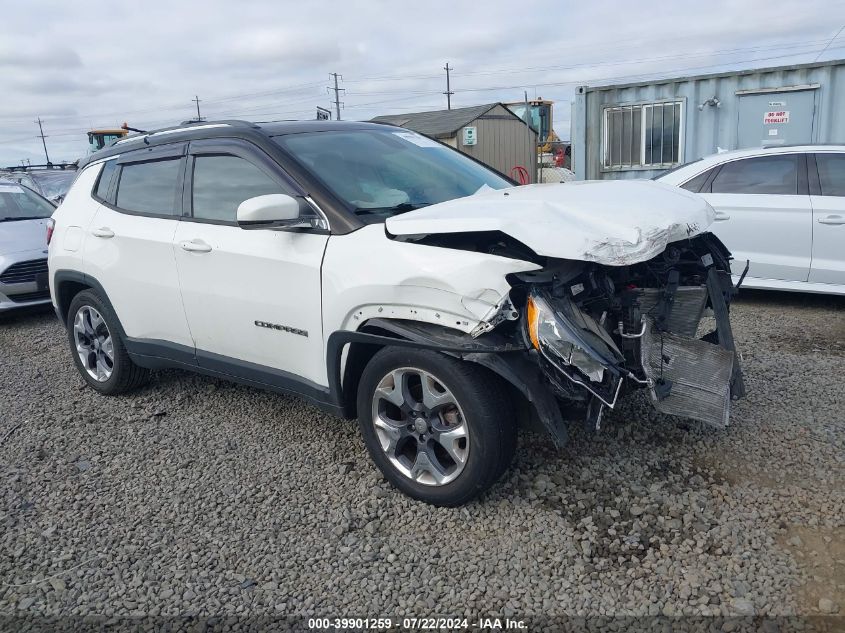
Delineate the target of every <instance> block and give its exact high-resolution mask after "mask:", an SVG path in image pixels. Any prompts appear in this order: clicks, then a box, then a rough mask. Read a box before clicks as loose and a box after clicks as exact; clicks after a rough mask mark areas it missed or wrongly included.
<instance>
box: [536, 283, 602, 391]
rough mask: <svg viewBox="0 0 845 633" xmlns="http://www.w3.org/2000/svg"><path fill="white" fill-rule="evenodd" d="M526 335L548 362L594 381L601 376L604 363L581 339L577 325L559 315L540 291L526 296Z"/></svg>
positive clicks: (597, 380)
mask: <svg viewBox="0 0 845 633" xmlns="http://www.w3.org/2000/svg"><path fill="white" fill-rule="evenodd" d="M527 317H528V337H529V338H530V339H531V344H532V345H533V346H534V348H535V349H536V350H537V351H539V352H540V353H541V354H543V355H544V356H545V357H546V358H547V359H548V360H549V361H551V362H552V363H554V364H556V365H558V366H560V364H561V363H562V364H564V365H568V366H571V367H574V368H576V369H577V370H578V371H580V372H581V373H582V374H584V375H585V376H586V377H587V378H589V379H590V380H591V381H593V382H601V381H602V380H603V379H604V369H605V366H604V364H603V363H602V361H601V360H599V359H598V358H596V356H597V354H596V352H595V351H593V350H590V349H589V348H588V346H587V345H586V344H585V343H584V341H583V340H582V336H581V335H580V334H579V332H577V330H576V328H575V327H574V326H573V325H571V324H569V323H568V322H567V321H566V320H565V318H564V317H563V316H562V315H558V314H556V313H555V311H554V310H553V309H552V308H551V306H550V305H549V304H548V303H547V302H546V300H545V299H544V298H543V297H542V296H540V295H539V294H536V293H535V294H531V295H529V297H528V306H527Z"/></svg>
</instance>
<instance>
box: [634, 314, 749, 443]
mask: <svg viewBox="0 0 845 633" xmlns="http://www.w3.org/2000/svg"><path fill="white" fill-rule="evenodd" d="M647 322H648V326H647V327H646V330H645V334H644V335H643V337H642V341H641V342H640V358H641V361H642V368H643V372H644V373H645V375H646V377H647V379H648V383H649V384H648V391H649V395H650V396H651V401H652V404H653V405H654V408H655V409H657V410H658V411H660V412H661V413H667V414H669V415H679V416H681V417H685V418H692V419H693V420H700V421H702V422H706V423H708V424H712V425H713V426H717V427H725V426H727V425H728V422H729V421H730V407H731V373H732V371H733V365H734V352H732V351H730V350H726V349H724V348H723V347H720V346H718V345H713V344H712V343H707V342H705V341H701V340H698V339H694V338H689V337H686V336H682V335H678V334H672V333H671V332H660V331H659V330H658V329H657V328H656V327H655V325H654V321H652V320H651V319H648V321H647Z"/></svg>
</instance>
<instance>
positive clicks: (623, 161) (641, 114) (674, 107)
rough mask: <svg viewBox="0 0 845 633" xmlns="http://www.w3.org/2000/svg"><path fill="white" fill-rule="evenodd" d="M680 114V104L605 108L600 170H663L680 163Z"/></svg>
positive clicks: (675, 102)
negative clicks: (641, 168) (602, 156)
mask: <svg viewBox="0 0 845 633" xmlns="http://www.w3.org/2000/svg"><path fill="white" fill-rule="evenodd" d="M682 110H683V108H682V103H681V102H680V101H668V102H665V103H643V104H636V105H627V106H613V107H609V108H605V110H604V125H603V130H602V137H603V139H604V159H603V165H604V167H606V168H611V169H613V168H615V169H625V168H629V169H630V168H636V167H652V168H663V167H671V166H673V165H678V164H679V163H681V162H682V156H681V153H682V152H681V126H682V123H683V119H682Z"/></svg>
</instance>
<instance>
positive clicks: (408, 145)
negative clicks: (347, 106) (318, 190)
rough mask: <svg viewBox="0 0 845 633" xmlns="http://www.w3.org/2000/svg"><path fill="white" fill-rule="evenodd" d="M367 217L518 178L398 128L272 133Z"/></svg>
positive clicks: (499, 185) (387, 214) (384, 215)
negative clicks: (495, 170)
mask: <svg viewBox="0 0 845 633" xmlns="http://www.w3.org/2000/svg"><path fill="white" fill-rule="evenodd" d="M273 140H274V141H276V142H277V143H278V144H279V145H280V146H281V147H282V148H284V149H285V150H287V152H288V153H290V154H291V155H292V156H293V158H294V159H295V160H296V161H297V162H299V163H300V164H301V165H302V166H304V167H305V168H306V169H308V170H309V171H310V172H312V173H313V174H314V175H316V176H317V177H318V178H319V179H320V180H321V181H322V183H323V184H324V185H325V186H326V187H327V188H328V189H330V190H331V191H332V193H334V194H335V195H336V196H337V197H338V198H340V199H341V200H343V201H344V202H346V203H347V204H348V205H349V207H350V209H351V210H352V211H353V212H354V213H356V214H357V215H359V216H362V217H361V219H362V220H364V221H380V220H383V219H385V218H387V217H390V216H391V215H395V214H397V213H402V212H405V211H410V210H412V209H418V208H420V207H424V206H427V205H430V204H436V203H438V202H445V201H446V200H454V199H455V198H462V197H464V196H470V195H472V194H474V193H475V192H477V191H478V190H479V189H487V188H490V189H504V188H505V187H512V186H513V184H512V183H510V182H509V181H508V180H506V179H505V178H503V177H502V176H499V175H498V174H496V173H495V172H493V171H491V170H489V169H487V168H486V167H484V166H483V165H479V164H478V163H476V162H475V161H473V160H471V159H469V158H467V157H466V156H464V155H463V154H461V153H459V152H457V151H455V150H452V149H450V148H448V147H444V146H443V145H441V144H440V143H437V142H436V141H432V140H431V139H429V138H428V137H425V136H422V135H420V134H417V133H415V132H409V131H408V130H402V129H399V128H386V129H384V130H349V131H343V132H335V131H332V132H305V133H302V134H288V135H285V136H277V137H275V138H274V139H273Z"/></svg>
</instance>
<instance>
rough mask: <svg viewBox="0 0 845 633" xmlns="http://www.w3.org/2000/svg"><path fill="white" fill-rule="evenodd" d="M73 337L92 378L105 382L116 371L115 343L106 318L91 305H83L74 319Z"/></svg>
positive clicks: (80, 357)
mask: <svg viewBox="0 0 845 633" xmlns="http://www.w3.org/2000/svg"><path fill="white" fill-rule="evenodd" d="M73 339H74V342H75V343H76V353H77V354H79V360H80V361H81V362H82V366H83V367H84V368H85V371H86V372H87V373H88V375H89V376H91V378H93V379H94V380H96V381H97V382H105V381H107V380H108V379H109V378H111V375H112V372H113V371H114V344H113V343H112V337H111V332H109V328H108V326H107V325H106V321H105V319H103V317H102V315H101V314H100V313H99V312H97V310H96V309H94V308H92V307H91V306H87V305H86V306H82V307H81V308H79V310H77V312H76V316H75V317H74V319H73Z"/></svg>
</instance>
